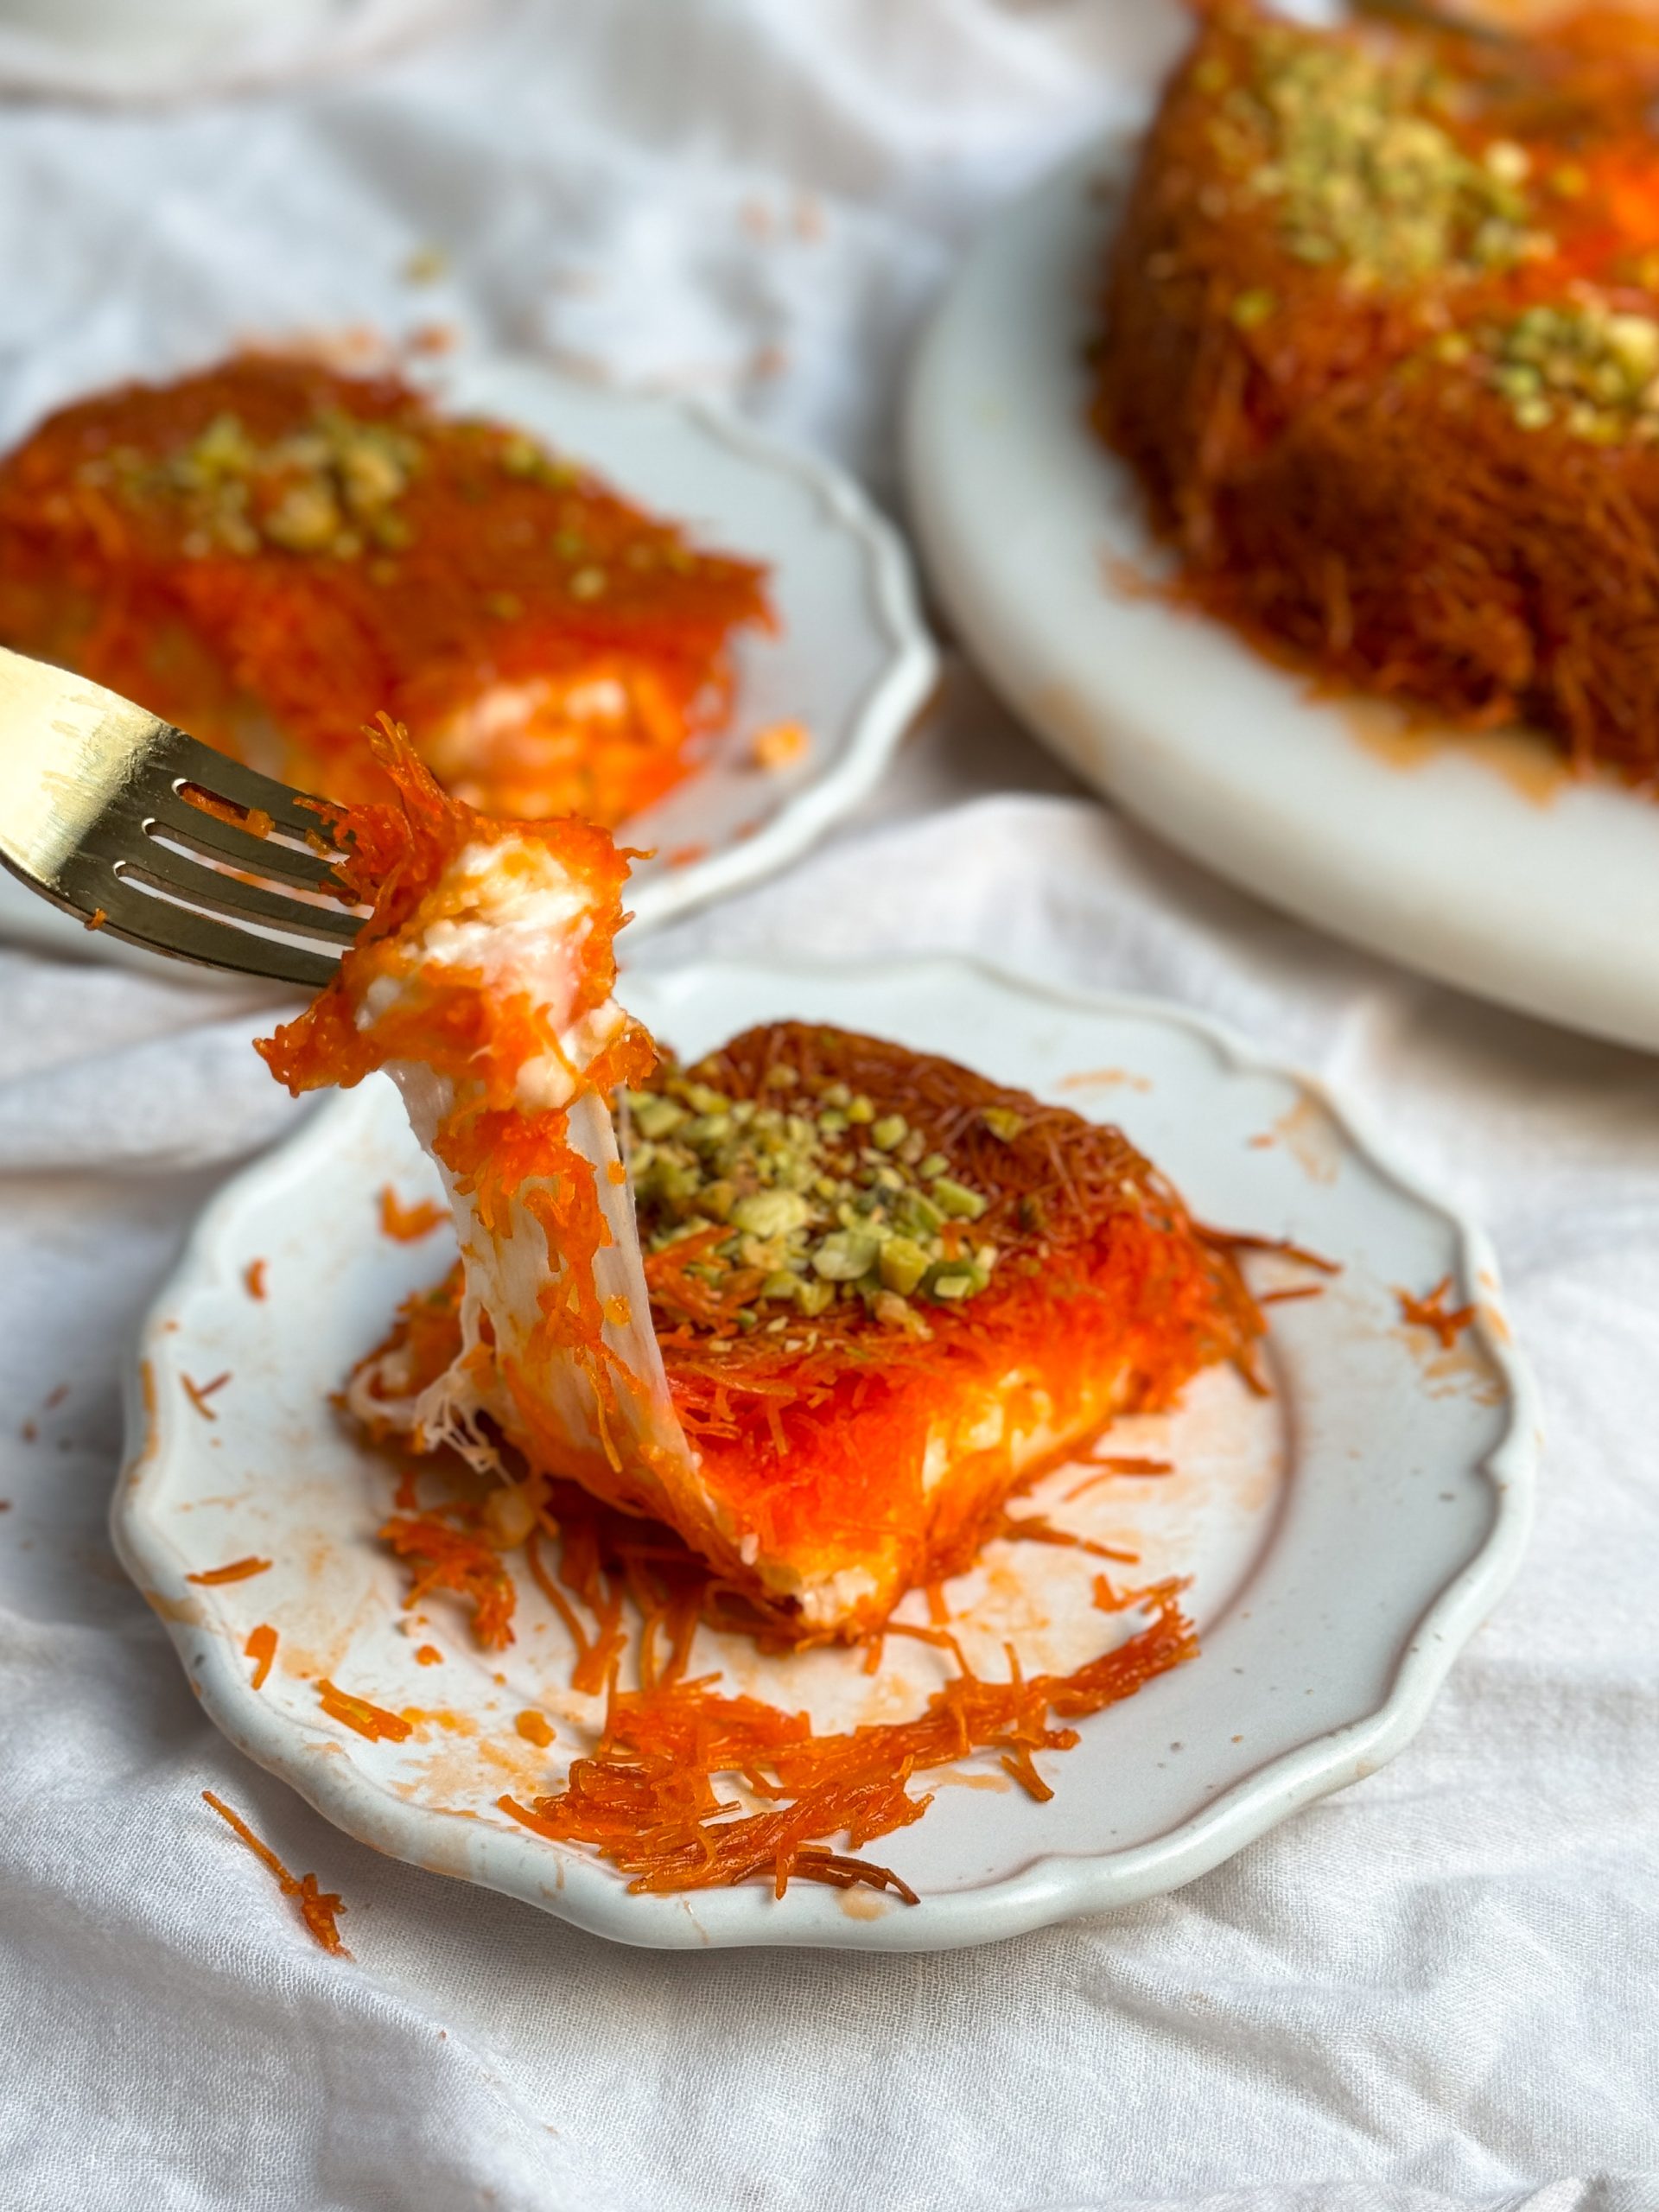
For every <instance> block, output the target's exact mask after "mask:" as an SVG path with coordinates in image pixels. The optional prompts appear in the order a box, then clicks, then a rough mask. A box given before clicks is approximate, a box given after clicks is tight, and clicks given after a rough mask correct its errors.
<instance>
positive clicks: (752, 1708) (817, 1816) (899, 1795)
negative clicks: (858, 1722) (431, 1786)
mask: <svg viewBox="0 0 1659 2212" xmlns="http://www.w3.org/2000/svg"><path fill="white" fill-rule="evenodd" d="M1178 1590H1179V1586H1177V1585H1174V1584H1165V1585H1162V1586H1159V1587H1158V1588H1155V1589H1151V1590H1145V1591H1141V1592H1138V1593H1135V1597H1134V1598H1133V1599H1126V1600H1125V1603H1126V1604H1128V1603H1135V1602H1138V1603H1141V1604H1144V1605H1147V1607H1148V1608H1149V1609H1150V1610H1151V1611H1152V1613H1153V1618H1152V1619H1151V1621H1150V1622H1149V1624H1148V1625H1147V1627H1145V1628H1143V1629H1141V1630H1140V1631H1139V1632H1138V1633H1137V1634H1135V1635H1134V1636H1132V1637H1129V1638H1128V1641H1127V1642H1125V1643H1120V1644H1118V1645H1117V1646H1116V1648H1115V1649H1112V1650H1109V1651H1107V1652H1104V1653H1103V1654H1102V1655H1101V1656H1099V1657H1098V1658H1096V1659H1094V1660H1091V1661H1090V1662H1088V1664H1087V1665H1085V1666H1083V1667H1080V1668H1078V1669H1076V1671H1075V1672H1073V1673H1071V1674H1070V1675H1035V1676H1033V1677H1032V1678H1031V1679H1030V1680H1027V1679H1025V1678H1024V1677H1023V1676H1022V1675H1021V1672H1020V1663H1019V1660H1018V1657H1017V1656H1016V1654H1015V1653H1014V1650H1013V1649H1012V1648H1010V1649H1009V1651H1008V1668H1009V1672H1008V1678H1007V1681H995V1682H993V1681H982V1679H980V1678H979V1677H978V1676H976V1675H972V1674H970V1673H968V1672H967V1671H965V1670H964V1671H963V1673H961V1674H959V1675H957V1676H956V1677H955V1678H954V1679H953V1680H952V1681H948V1682H946V1683H945V1685H944V1688H941V1689H939V1690H937V1691H935V1692H934V1694H933V1695H932V1696H931V1698H930V1699H929V1700H928V1701H927V1706H926V1708H925V1711H924V1712H923V1713H921V1714H919V1715H918V1717H917V1718H916V1719H913V1720H909V1721H898V1722H883V1723H880V1724H879V1725H876V1726H868V1727H862V1728H855V1729H854V1730H852V1731H851V1732H849V1733H846V1734H842V1735H829V1736H816V1735H814V1733H813V1732H812V1729H811V1726H810V1722H809V1721H808V1719H807V1718H806V1716H805V1714H804V1713H783V1712H780V1711H779V1710H778V1709H777V1708H776V1707H772V1706H769V1705H766V1704H763V1703H761V1702H760V1700H756V1699H753V1698H748V1697H735V1698H731V1697H721V1696H720V1695H718V1694H716V1693H715V1691H714V1690H713V1689H712V1688H710V1686H709V1683H710V1679H711V1678H704V1679H702V1680H698V1681H685V1680H683V1679H682V1678H681V1676H680V1675H677V1674H676V1673H674V1672H673V1670H672V1667H670V1668H669V1669H664V1673H663V1674H662V1675H660V1676H658V1677H657V1678H656V1679H654V1680H653V1679H646V1680H645V1683H644V1686H643V1687H642V1688H639V1690H637V1691H632V1692H620V1691H618V1690H616V1689H615V1688H613V1689H612V1692H611V1695H610V1698H609V1701H608V1704H607V1711H606V1716H605V1724H604V1729H603V1732H602V1734H601V1738H600V1742H599V1744H598V1745H597V1747H596V1749H595V1750H594V1752H593V1753H592V1754H591V1755H590V1756H589V1757H587V1758H578V1759H576V1760H575V1761H573V1762H572V1764H571V1768H570V1772H569V1781H568V1783H567V1784H566V1787H565V1789H563V1791H562V1792H561V1793H559V1794H558V1795H556V1796H546V1797H538V1798H537V1799H536V1800H535V1801H534V1802H533V1803H531V1805H528V1806H525V1805H523V1804H520V1803H519V1802H518V1800H517V1799H515V1798H513V1797H511V1796H504V1797H502V1798H501V1799H500V1800H499V1803H500V1806H501V1808H502V1810H503V1811H504V1812H506V1813H508V1814H510V1815H512V1818H513V1819H514V1820H517V1821H522V1822H523V1823H524V1826H525V1827H529V1828H531V1829H533V1830H534V1831H535V1832H536V1833H537V1834H538V1835H544V1836H547V1837H548V1838H550V1840H555V1841H558V1842H565V1843H585V1844H588V1845H591V1846H593V1847H595V1848H597V1849H598V1850H599V1851H600V1852H601V1853H602V1854H603V1855H604V1856H605V1857H606V1858H607V1859H609V1860H610V1861H611V1862H612V1863H613V1865H614V1866H618V1867H620V1869H621V1870H622V1872H624V1873H626V1874H628V1875H629V1876H631V1877H632V1880H631V1882H630V1887H631V1888H632V1889H633V1890H635V1891H654V1892H658V1893H664V1892H677V1891H688V1890H703V1889H719V1888H725V1887H728V1886H730V1885H733V1884H734V1883H739V1882H744V1881H749V1880H753V1879H757V1878H763V1879H765V1880H766V1881H768V1882H769V1883H770V1884H771V1885H772V1890H773V1891H774V1893H775V1894H776V1895H777V1896H779V1897H781V1896H782V1895H783V1894H784V1891H785V1889H786V1888H787V1886H788V1885H789V1883H790V1882H791V1880H798V1881H809V1882H820V1883H827V1884H829V1885H831V1886H833V1887H835V1888H838V1889H846V1888H850V1887H852V1886H853V1885H855V1884H858V1885H865V1886H867V1887H868V1888H872V1889H876V1890H887V1891H892V1892H893V1894H894V1895H896V1896H897V1897H900V1898H901V1899H902V1900H903V1901H904V1902H905V1903H906V1904H915V1903H916V1902H917V1901H918V1900H917V1897H916V1893H915V1891H913V1890H912V1889H911V1888H910V1886H909V1885H908V1884H906V1882H904V1881H903V1880H902V1879H901V1878H899V1876H898V1875H897V1874H895V1873H894V1872H893V1871H892V1869H891V1868H889V1867H886V1866H880V1865H878V1864H876V1863H874V1862H873V1861H871V1860H869V1859H864V1858H861V1857H860V1856H858V1855H856V1854H858V1853H860V1852H861V1850H862V1848H863V1847H864V1846H865V1845H867V1844H868V1843H871V1842H874V1840H876V1839H877V1838H878V1837H880V1836H884V1835H888V1834H892V1833H893V1831H894V1830H895V1829H897V1828H900V1827H908V1826H909V1825H910V1824H911V1822H912V1821H918V1820H920V1819H921V1817H922V1815H923V1814H924V1813H925V1811H926V1810H927V1808H928V1806H929V1804H930V1803H931V1802H932V1801H931V1795H930V1796H919V1797H917V1796H912V1795H911V1794H910V1790H909V1789H908V1787H907V1784H908V1783H909V1781H910V1778H911V1777H912V1775H914V1774H919V1773H925V1772H926V1771H927V1770H930V1769H931V1768H935V1767H939V1766H944V1765H947V1764H950V1763H951V1762H953V1761H956V1760H958V1759H963V1758H968V1757H969V1756H970V1755H971V1754H972V1753H973V1752H975V1751H995V1752H996V1753H997V1755H998V1759H999V1763H1000V1764H1001V1766H1002V1767H1003V1769H1004V1770H1006V1771H1007V1773H1008V1774H1009V1775H1011V1776H1012V1777H1014V1780H1015V1781H1016V1782H1017V1783H1019V1784H1020V1787H1021V1789H1024V1790H1026V1791H1027V1794H1028V1795H1029V1796H1033V1797H1035V1798H1037V1799H1039V1800H1042V1799H1046V1798H1048V1797H1050V1796H1052V1795H1053V1792H1052V1789H1051V1788H1050V1786H1049V1784H1048V1783H1046V1781H1044V1779H1043V1778H1042V1777H1041V1775H1040V1774H1039V1772H1038V1770H1037V1769H1036V1766H1035V1764H1033V1754H1034V1753H1035V1752H1038V1751H1066V1750H1069V1749H1070V1748H1071V1746H1072V1745H1074V1744H1076V1743H1077V1740H1078V1739H1077V1730H1076V1729H1075V1728H1071V1727H1068V1726H1054V1725H1053V1723H1054V1722H1056V1721H1061V1722H1065V1721H1069V1720H1073V1719H1080V1718H1081V1717H1082V1716H1083V1715H1084V1714H1086V1713H1097V1712H1099V1711H1100V1710H1101V1709H1102V1708H1103V1707H1105V1706H1108V1705H1111V1704H1115V1703H1116V1702H1117V1701H1119V1700H1122V1699H1123V1698H1126V1697H1130V1696H1132V1695H1133V1694H1135V1691H1136V1690H1138V1689H1139V1688H1141V1686H1142V1685H1143V1684H1144V1683H1146V1682H1147V1681H1151V1680H1152V1679H1153V1677H1154V1675H1160V1674H1163V1673H1165V1672H1166V1671H1167V1670H1168V1669H1170V1668H1172V1667H1177V1666H1179V1665H1180V1664H1181V1663H1182V1662H1184V1661H1185V1660H1187V1659H1190V1658H1192V1656H1194V1654H1195V1653H1196V1651H1197V1649H1198V1643H1197V1638H1196V1637H1195V1635H1194V1633H1193V1630H1192V1624H1191V1623H1190V1622H1189V1621H1188V1620H1187V1619H1186V1618H1185V1615H1184V1614H1183V1613H1182V1611H1181V1609H1180V1605H1179V1598H1178ZM642 1657H643V1653H642ZM721 1778H724V1779H725V1781H726V1782H727V1783H728V1792H729V1789H730V1788H731V1787H732V1786H741V1788H742V1789H744V1790H745V1791H746V1792H747V1796H749V1797H750V1798H751V1799H753V1798H759V1799H760V1800H762V1801H764V1802H763V1808H762V1809H760V1810H756V1811H746V1810H745V1809H744V1807H743V1802H742V1801H741V1799H740V1798H737V1797H734V1796H731V1795H729V1794H725V1795H722V1794H721V1791H720V1790H719V1789H717V1788H716V1783H717V1780H719V1779H721ZM841 1835H844V1836H845V1837H846V1838H847V1841H848V1847H849V1849H848V1851H847V1852H846V1853H842V1852H839V1851H834V1850H830V1849H829V1848H827V1847H826V1845H825V1839H826V1838H832V1837H836V1836H841Z"/></svg>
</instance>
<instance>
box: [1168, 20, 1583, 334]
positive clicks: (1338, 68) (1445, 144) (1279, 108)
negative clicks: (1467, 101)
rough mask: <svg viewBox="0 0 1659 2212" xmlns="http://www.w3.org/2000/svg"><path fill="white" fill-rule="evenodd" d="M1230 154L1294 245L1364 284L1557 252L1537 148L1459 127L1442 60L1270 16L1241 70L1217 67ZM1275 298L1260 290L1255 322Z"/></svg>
mask: <svg viewBox="0 0 1659 2212" xmlns="http://www.w3.org/2000/svg"><path fill="white" fill-rule="evenodd" d="M1198 85H1199V89H1200V90H1201V91H1205V92H1209V93H1210V94H1211V96H1212V97H1213V98H1214V99H1215V100H1216V104H1217V111H1216V115H1215V118H1214V120H1213V122H1212V124H1211V138H1212V143H1214V145H1215V148H1216V150H1217V153H1218V154H1219V155H1220V156H1221V157H1222V159H1223V160H1224V162H1226V163H1227V165H1228V166H1229V167H1230V168H1232V169H1233V170H1234V171H1235V173H1236V175H1237V177H1238V179H1239V181H1240V184H1241V185H1242V187H1243V189H1244V191H1245V192H1247V193H1249V194H1251V195H1252V196H1254V197H1255V198H1256V199H1258V200H1268V201H1271V202H1272V203H1274V206H1275V207H1276V208H1277V210H1278V213H1279V219H1280V225H1281V235H1282V237H1283V239H1284V244H1285V246H1286V249H1287V251H1288V252H1289V253H1290V254H1291V255H1292V256H1293V257H1294V258H1295V259H1296V260H1298V261H1300V262H1304V263H1306V264H1308V265H1309V266H1310V267H1325V266H1330V267H1332V268H1334V269H1337V270H1339V271H1340V272H1341V274H1342V276H1343V277H1344V281H1345V282H1346V283H1349V284H1351V286H1353V287H1354V288H1355V289H1369V288H1371V287H1374V286H1389V285H1401V284H1411V283H1417V282H1421V280H1422V279H1423V278H1425V277H1433V276H1437V275H1460V276H1468V275H1477V274H1484V273H1488V272H1490V271H1491V270H1500V269H1508V268H1511V267H1513V266H1514V265H1515V264H1516V263H1518V262H1521V261H1524V260H1527V259H1529V258H1532V257H1537V256H1539V255H1541V254H1547V253H1548V252H1549V251H1552V247H1553V242H1552V240H1551V239H1550V238H1548V236H1546V235H1544V234H1543V233H1542V232H1541V231H1540V230H1539V229H1538V227H1537V226H1536V225H1535V222H1534V220H1533V217H1532V201H1531V197H1530V194H1529V173H1530V168H1531V163H1530V161H1529V156H1528V155H1527V152H1526V149H1524V148H1523V147H1522V146H1519V145H1516V144H1515V143H1513V142H1512V141H1510V140H1508V139H1495V140H1493V141H1492V142H1491V143H1490V144H1488V145H1487V146H1485V147H1484V148H1482V149H1476V150H1471V149H1468V148H1466V147H1465V145H1464V144H1463V143H1461V142H1460V141H1459V138H1458V137H1456V136H1455V135H1454V133H1453V132H1452V130H1451V129H1450V128H1449V127H1448V122H1447V118H1446V109H1445V104H1444V95H1443V92H1442V90H1441V87H1440V84H1439V82H1438V80H1437V78H1436V75H1435V73H1434V70H1433V66H1432V64H1431V63H1430V61H1429V60H1427V58H1425V57H1422V56H1421V55H1416V54H1407V53H1389V52H1383V51H1379V50H1377V49H1375V48H1370V47H1368V46H1366V45H1364V44H1363V43H1361V42H1358V41H1349V40H1340V39H1332V38H1330V37H1328V36H1321V35H1319V34H1318V33H1309V32H1306V31H1301V30H1298V29H1294V28H1293V27H1291V26H1288V25H1278V24H1273V25H1267V26H1264V27H1263V28H1262V30H1261V31H1260V32H1259V33H1258V35H1257V36H1256V38H1255V41H1254V53H1253V67H1252V70H1251V73H1250V74H1249V78H1248V79H1246V80H1244V81H1238V80H1236V79H1234V78H1233V75H1232V73H1231V72H1230V71H1226V70H1223V71H1221V72H1219V73H1218V72H1217V71H1216V70H1214V69H1211V70H1210V71H1209V72H1208V73H1207V74H1205V75H1202V76H1201V77H1200V78H1199V79H1198ZM1272 308H1273V301H1272V296H1271V295H1270V294H1265V293H1262V292H1259V291H1258V292H1246V293H1244V294H1243V295H1241V296H1240V298H1239V299H1238V300H1237V301H1236V302H1235V303H1234V308H1233V315H1234V320H1235V321H1236V322H1238V323H1239V326H1240V327H1242V328H1244V329H1249V328H1252V327H1255V325H1256V324H1257V323H1259V322H1261V321H1265V320H1266V318H1267V316H1268V315H1269V314H1271V312H1272Z"/></svg>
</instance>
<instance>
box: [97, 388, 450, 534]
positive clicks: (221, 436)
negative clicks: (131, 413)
mask: <svg viewBox="0 0 1659 2212" xmlns="http://www.w3.org/2000/svg"><path fill="white" fill-rule="evenodd" d="M420 460H421V449H420V447H419V445H418V443H417V442H416V440H415V439H413V438H411V437H410V436H409V435H407V434H406V433H404V431H402V430H399V429H394V428H393V427H392V426H391V425H390V424H388V423H360V422H358V421H357V420H355V419H354V418H353V416H349V415H345V414H342V413H340V411H339V410H337V409H332V408H331V409H327V410H324V411H322V412H321V413H320V414H319V415H317V416H316V417H315V419H314V420H313V421H312V422H311V423H309V424H308V426H307V427H306V428H305V429H302V430H297V431H296V432H295V433H294V434H293V435H291V436H289V437H284V438H277V439H274V440H272V441H270V442H268V443H266V444H264V445H261V444H257V443H256V442H254V440H253V439H252V438H251V437H250V436H249V435H248V433H247V431H246V430H245V428H244V426H243V424H242V423H241V421H240V419H239V418H238V416H235V415H231V414H225V415H216V416H214V417H213V421H212V422H211V423H209V424H208V425H207V429H205V430H203V431H202V432H201V433H200V435H199V436H198V437H196V438H195V439H194V441H193V442H191V443H190V444H189V445H188V446H186V447H185V448H183V450H182V451H181V452H179V453H175V454H171V455H169V456H168V458H167V459H166V460H164V461H151V460H149V458H147V457H146V456H145V455H143V454H140V453H137V452H136V451H134V450H133V449H132V448H126V447H118V448H116V449H115V451H114V452H113V453H111V454H109V455H108V456H107V458H102V459H99V460H98V461H90V462H88V463H87V464H86V467H85V468H84V469H83V471H82V474H83V475H84V476H85V477H86V479H87V480H90V481H98V482H110V481H112V482H114V483H115V484H116V485H117V486H118V487H119V488H120V489H121V490H123V491H124V492H125V493H128V494H129V496H131V497H134V498H137V499H144V498H155V497H156V496H158V495H159V496H162V497H163V498H168V499H174V500H176V501H178V502H179V503H180V504H181V505H182V507H183V510H184V513H185V516H186V518H187V524H188V527H187V530H186V534H185V539H184V545H185V550H186V551H187V552H188V553H190V554H193V555H194V556H197V557H201V556H205V555H207V554H208V553H212V552H228V553H237V554H242V555H249V554H254V553H257V552H259V551H260V550H262V549H263V548H264V547H266V546H273V545H274V546H279V547H281V548H282V549H283V551H285V552H289V553H316V554H331V555H333V556H334V557H336V558H337V559H340V560H354V559H356V557H357V556H359V554H360V553H362V552H363V551H364V550H365V548H367V547H373V548H375V549H377V550H379V551H382V552H396V551H400V550H402V549H403V548H404V546H405V545H407V543H409V530H408V525H407V524H406V523H405V521H404V518H403V516H402V515H401V514H400V513H399V512H398V502H399V501H400V500H401V499H402V498H403V495H404V493H405V492H406V491H407V490H408V488H409V484H410V479H411V477H412V476H413V475H414V474H415V472H416V469H417V468H418V467H419V466H420Z"/></svg>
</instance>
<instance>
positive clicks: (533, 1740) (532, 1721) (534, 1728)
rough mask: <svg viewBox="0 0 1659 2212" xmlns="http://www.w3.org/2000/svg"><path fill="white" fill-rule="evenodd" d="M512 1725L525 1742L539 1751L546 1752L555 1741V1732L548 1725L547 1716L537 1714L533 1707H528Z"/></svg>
mask: <svg viewBox="0 0 1659 2212" xmlns="http://www.w3.org/2000/svg"><path fill="white" fill-rule="evenodd" d="M512 1725H513V1726H514V1727H515V1728H516V1729H517V1730H518V1733H519V1734H520V1735H521V1736H522V1737H523V1738H524V1741H525V1742H526V1743H527V1744H534V1745H536V1747H537V1750H538V1751H545V1750H546V1749H547V1747H548V1745H550V1743H551V1742H552V1741H553V1733H554V1732H553V1730H552V1728H551V1727H550V1726H549V1724H548V1719H547V1715H546V1714H545V1713H537V1711H536V1709H535V1707H533V1706H527V1707H525V1709H524V1712H522V1713H520V1714H519V1715H518V1719H516V1720H515V1721H514V1722H513V1724H512Z"/></svg>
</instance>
